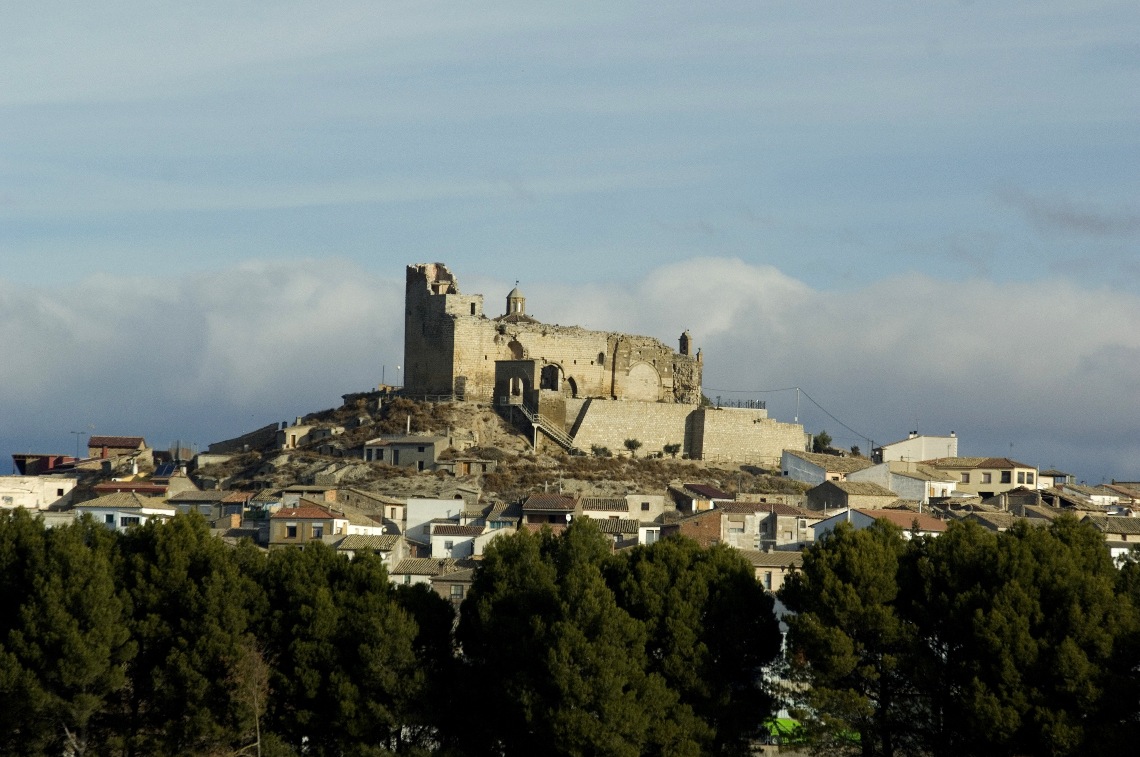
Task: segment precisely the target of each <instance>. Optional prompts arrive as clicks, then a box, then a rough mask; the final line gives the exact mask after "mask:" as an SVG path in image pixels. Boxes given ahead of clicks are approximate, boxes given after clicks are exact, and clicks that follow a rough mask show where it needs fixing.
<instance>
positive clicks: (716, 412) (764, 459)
mask: <svg viewBox="0 0 1140 757" xmlns="http://www.w3.org/2000/svg"><path fill="white" fill-rule="evenodd" d="M693 433H694V436H695V437H696V438H695V439H694V441H693V447H694V449H695V450H698V451H699V455H700V457H701V459H703V460H732V461H739V462H748V463H753V464H756V465H762V466H765V467H768V468H778V467H779V465H780V455H781V454H782V452H783V450H785V449H800V448H802V447H803V440H804V429H803V426H802V425H800V424H798V423H781V422H780V421H775V420H772V419H771V418H769V417H768V412H767V411H766V410H752V409H746V408H734V407H733V408H712V407H702V408H699V409H698V410H696V411H694V419H693Z"/></svg>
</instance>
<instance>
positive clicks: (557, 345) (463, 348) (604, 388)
mask: <svg viewBox="0 0 1140 757" xmlns="http://www.w3.org/2000/svg"><path fill="white" fill-rule="evenodd" d="M405 297H406V302H405V318H404V362H405V374H404V386H405V391H406V393H408V394H410V395H433V394H435V395H438V394H452V393H455V394H461V395H462V396H463V398H464V399H467V400H474V401H489V400H490V399H491V397H492V395H493V391H494V385H495V361H497V360H522V359H529V360H536V361H539V362H541V363H543V365H544V366H553V369H552V370H553V371H554V372H555V373H556V374H557V375H556V378H555V380H554V383H555V385H556V387H557V389H558V390H559V391H561V392H562V393H563V394H564V395H566V396H568V397H601V398H619V399H633V400H640V401H646V402H658V401H661V402H669V403H681V404H690V405H695V404H697V403H699V402H700V397H701V361H700V359H699V357H697V356H693V355H682V354H679V353H677V352H675V351H674V350H673V349H672V348H670V347H669V346H668V345H666V344H665V343H663V342H661V341H660V340H658V339H654V338H652V337H645V336H633V335H629V334H619V333H615V332H606V331H591V330H589V329H583V328H579V327H576V326H559V325H556V324H545V323H540V322H538V321H535V320H534V319H532V318H530V317H527V316H525V314H520V316H521V317H512V318H500V319H496V318H488V317H486V315H485V314H484V313H483V297H482V295H462V294H460V292H459V285H458V282H457V281H456V280H455V277H454V276H453V275H452V274H451V273H450V272H449V271H448V270H447V268H446V266H443V265H442V264H439V263H428V264H420V265H415V266H409V267H408V271H407V290H406V293H405ZM546 388H553V387H550V386H548V387H546Z"/></svg>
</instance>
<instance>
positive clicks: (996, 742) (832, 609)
mask: <svg viewBox="0 0 1140 757" xmlns="http://www.w3.org/2000/svg"><path fill="white" fill-rule="evenodd" d="M780 596H781V599H782V600H783V601H784V602H785V603H786V604H787V606H788V607H789V608H790V609H792V610H794V611H796V612H797V614H796V615H795V616H794V617H792V618H790V619H789V625H790V631H789V636H788V643H789V649H790V654H789V660H790V676H791V678H792V680H793V682H794V684H796V685H793V686H791V687H789V690H790V691H791V692H793V694H794V695H795V697H796V698H797V699H798V700H799V705H800V712H801V714H802V715H803V717H804V723H805V729H804V735H805V738H806V741H807V742H808V745H810V746H812V747H814V748H815V750H816V751H817V752H820V753H825V754H862V755H888V756H889V755H962V754H971V755H1077V754H1116V753H1124V752H1126V751H1128V750H1129V749H1128V747H1127V745H1128V744H1130V743H1131V744H1135V742H1136V740H1137V738H1138V737H1140V707H1138V705H1140V701H1138V699H1140V617H1138V614H1137V609H1138V608H1140V565H1138V564H1136V563H1128V564H1126V565H1125V566H1124V567H1123V568H1122V569H1117V567H1115V566H1114V564H1113V563H1112V560H1111V558H1110V557H1109V555H1108V552H1107V550H1106V549H1105V546H1104V540H1103V537H1102V536H1101V535H1100V534H1098V533H1097V532H1096V531H1094V530H1093V529H1092V528H1089V527H1087V526H1084V525H1082V524H1080V523H1078V522H1077V521H1076V520H1075V519H1073V518H1071V517H1065V518H1060V519H1058V520H1057V521H1054V522H1053V523H1052V524H1051V525H1050V526H1048V527H1033V526H1029V525H1026V524H1025V523H1021V524H1019V525H1017V526H1015V527H1014V528H1012V529H1011V530H1010V531H1008V532H1005V533H993V532H990V531H986V530H984V529H982V528H981V527H979V526H977V525H976V524H973V523H968V522H967V523H954V524H951V527H950V529H949V530H948V531H947V532H946V533H945V534H944V535H942V536H940V537H938V538H930V539H916V540H914V541H909V542H908V541H905V540H904V539H903V537H902V535H901V532H900V531H899V530H898V529H896V528H893V527H891V526H890V525H889V524H885V523H880V524H877V525H876V526H874V527H872V528H870V529H867V530H863V531H855V530H853V529H851V528H850V527H848V526H846V525H844V526H843V527H841V528H839V529H837V530H836V531H835V532H834V534H833V535H832V536H831V537H829V538H828V539H826V540H825V541H823V542H822V543H821V544H819V545H817V546H816V547H815V548H814V549H812V550H810V551H808V552H807V553H805V556H804V566H803V571H802V572H801V573H798V574H796V575H794V576H792V577H791V578H790V579H789V581H788V582H787V583H786V584H785V586H784V588H783V590H782V592H781V595H780ZM1133 748H1134V746H1133Z"/></svg>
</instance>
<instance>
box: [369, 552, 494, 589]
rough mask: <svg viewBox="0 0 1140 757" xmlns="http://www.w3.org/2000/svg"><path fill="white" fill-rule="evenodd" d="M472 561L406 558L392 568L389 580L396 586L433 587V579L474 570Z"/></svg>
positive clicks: (448, 558)
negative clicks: (418, 585)
mask: <svg viewBox="0 0 1140 757" xmlns="http://www.w3.org/2000/svg"><path fill="white" fill-rule="evenodd" d="M474 567H475V563H474V561H472V560H454V559H452V558H450V557H445V558H441V559H433V558H430V557H405V558H404V559H403V560H400V562H399V563H397V564H396V567H394V568H392V570H391V572H390V573H389V574H388V577H389V580H391V582H392V583H394V584H402V585H404V586H414V585H416V584H427V585H428V586H429V587H430V586H431V585H432V579H433V578H435V577H437V576H445V575H447V574H449V573H454V572H455V571H457V570H468V569H473V568H474Z"/></svg>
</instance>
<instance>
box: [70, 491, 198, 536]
mask: <svg viewBox="0 0 1140 757" xmlns="http://www.w3.org/2000/svg"><path fill="white" fill-rule="evenodd" d="M75 512H76V513H77V514H79V515H80V516H82V515H90V516H91V517H92V518H93V519H94V520H95V522H96V523H102V524H103V525H104V526H106V527H107V528H109V529H111V530H112V531H119V532H123V531H126V530H128V529H130V528H133V527H134V526H141V525H143V524H144V523H149V522H150V521H152V520H159V521H165V520H169V519H171V518H173V517H174V516H175V515H177V513H178V511H177V510H176V509H175V508H174V506H173V505H169V504H167V503H166V502H163V501H162V499H160V498H158V497H144V496H142V495H141V494H136V493H134V492H116V493H114V494H106V495H104V496H102V497H96V498H95V499H92V500H88V501H87V502H84V503H82V504H79V505H76V506H75Z"/></svg>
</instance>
